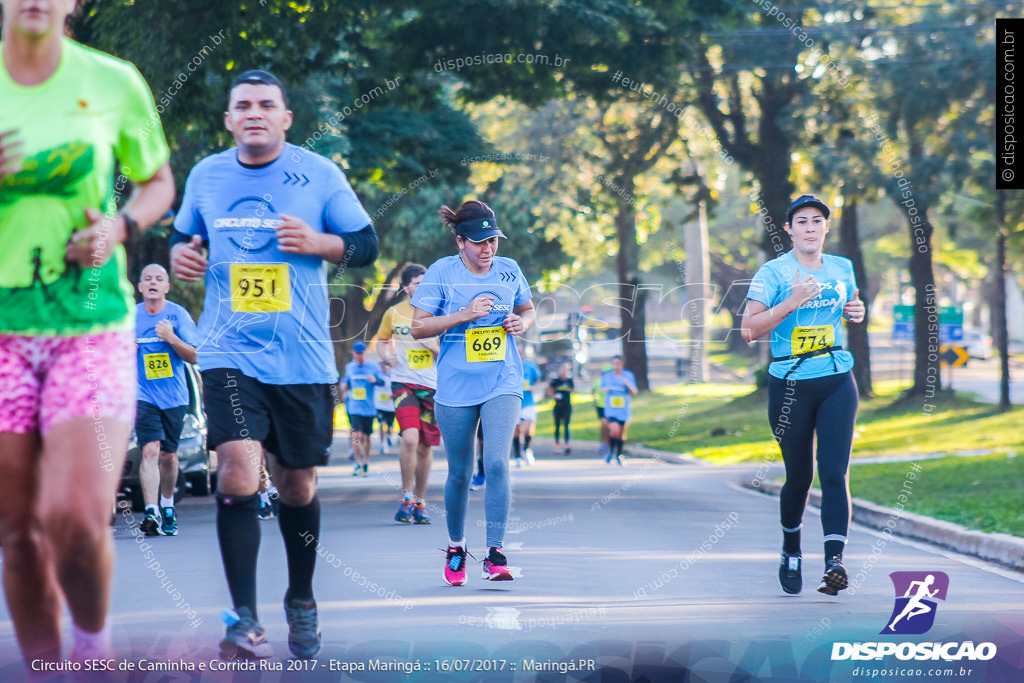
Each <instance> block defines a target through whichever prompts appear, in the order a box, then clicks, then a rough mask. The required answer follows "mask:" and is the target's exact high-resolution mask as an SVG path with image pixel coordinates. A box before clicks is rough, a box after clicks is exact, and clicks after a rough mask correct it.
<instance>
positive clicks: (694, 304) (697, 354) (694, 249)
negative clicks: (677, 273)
mask: <svg viewBox="0 0 1024 683" xmlns="http://www.w3.org/2000/svg"><path fill="white" fill-rule="evenodd" d="M684 243H685V244H686V300H687V301H686V308H685V313H684V317H685V318H686V319H687V320H688V321H689V323H690V372H689V375H688V376H687V381H688V382H691V383H692V382H706V381H707V380H708V337H709V336H710V335H709V334H708V325H709V324H710V323H711V299H710V294H711V292H710V282H711V264H710V258H709V256H708V215H707V203H706V202H705V201H704V200H703V199H702V200H700V201H699V202H698V206H697V220H696V221H694V222H691V223H689V224H687V225H686V227H685V228H684Z"/></svg>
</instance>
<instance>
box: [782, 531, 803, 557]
mask: <svg viewBox="0 0 1024 683" xmlns="http://www.w3.org/2000/svg"><path fill="white" fill-rule="evenodd" d="M782 550H783V552H785V553H786V554H787V555H799V554H800V529H796V530H795V531H786V530H785V529H783V530H782Z"/></svg>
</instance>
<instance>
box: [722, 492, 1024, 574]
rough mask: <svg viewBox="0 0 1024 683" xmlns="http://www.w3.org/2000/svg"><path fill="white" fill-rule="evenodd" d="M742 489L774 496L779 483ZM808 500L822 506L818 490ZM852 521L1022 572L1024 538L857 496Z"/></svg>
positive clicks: (851, 501)
mask: <svg viewBox="0 0 1024 683" xmlns="http://www.w3.org/2000/svg"><path fill="white" fill-rule="evenodd" d="M740 485H741V486H743V487H744V488H747V489H750V490H752V491H761V492H762V493H766V494H768V495H774V496H777V495H778V494H779V491H781V490H782V485H781V484H778V483H776V482H772V481H763V482H760V486H757V487H755V486H752V485H751V484H750V482H740ZM810 503H811V505H814V506H815V507H818V508H820V507H821V490H820V489H811V495H810ZM850 503H851V507H852V508H853V521H855V522H857V523H858V524H863V525H864V526H868V527H871V528H873V529H885V528H890V529H892V532H893V533H894V534H896V535H897V536H905V537H907V538H913V539H916V540H919V541H926V542H928V543H932V544H934V545H937V546H940V547H942V548H948V549H949V550H954V551H956V552H958V553H961V554H963V555H970V556H972V557H977V558H980V559H982V560H986V561H988V562H994V563H996V564H999V565H1002V566H1004V567H1009V568H1010V569H1015V570H1017V571H1024V538H1018V537H1016V536H1011V535H1010V534H1003V533H988V532H984V531H975V530H973V529H967V528H966V527H962V526H960V525H959V524H953V523H952V522H945V521H943V520H941V519H935V518H933V517H926V516H924V515H918V514H915V513H913V512H907V511H906V510H896V509H894V508H889V507H885V506H882V505H878V504H876V503H872V502H870V501H867V500H862V499H860V498H852V499H851V500H850Z"/></svg>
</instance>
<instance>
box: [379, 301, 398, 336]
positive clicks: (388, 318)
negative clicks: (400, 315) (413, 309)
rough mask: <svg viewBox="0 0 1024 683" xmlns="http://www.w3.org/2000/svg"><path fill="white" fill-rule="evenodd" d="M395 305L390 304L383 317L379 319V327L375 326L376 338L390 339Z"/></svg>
mask: <svg viewBox="0 0 1024 683" xmlns="http://www.w3.org/2000/svg"><path fill="white" fill-rule="evenodd" d="M394 316H395V307H394V306H392V307H391V308H389V309H388V310H386V311H384V317H383V318H381V319H380V327H378V328H377V339H380V340H381V341H387V340H389V339H391V330H392V328H393V327H394V323H393V322H392V321H393V320H394Z"/></svg>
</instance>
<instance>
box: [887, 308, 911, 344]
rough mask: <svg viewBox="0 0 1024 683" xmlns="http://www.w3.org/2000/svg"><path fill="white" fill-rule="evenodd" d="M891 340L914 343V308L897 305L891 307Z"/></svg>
mask: <svg viewBox="0 0 1024 683" xmlns="http://www.w3.org/2000/svg"><path fill="white" fill-rule="evenodd" d="M892 319H893V324H892V340H893V341H914V307H913V306H906V305H902V304H901V305H897V306H893V307H892Z"/></svg>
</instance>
